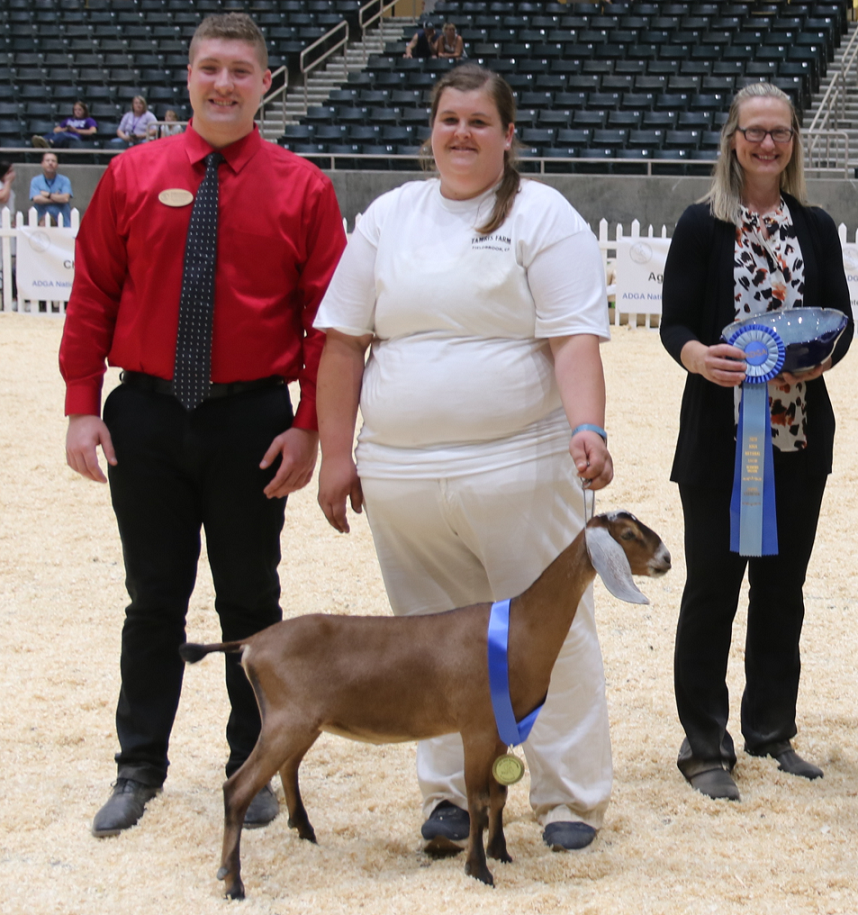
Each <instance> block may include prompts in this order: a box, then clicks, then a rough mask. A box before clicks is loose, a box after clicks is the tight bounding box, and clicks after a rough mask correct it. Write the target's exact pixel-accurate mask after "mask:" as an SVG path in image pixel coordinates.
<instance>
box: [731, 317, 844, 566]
mask: <svg viewBox="0 0 858 915" xmlns="http://www.w3.org/2000/svg"><path fill="white" fill-rule="evenodd" d="M848 323H849V322H848V319H847V317H846V315H844V314H843V312H842V311H837V310H836V309H834V308H786V309H783V310H782V311H771V312H766V313H764V314H759V315H751V316H750V317H748V318H744V319H742V320H741V321H735V322H734V323H733V324H729V325H728V326H727V327H725V328H724V330H723V331H722V334H721V338H722V339H723V340H724V342H725V343H730V344H732V345H733V346H737V347H739V349H741V350H744V352H745V359H746V373H745V380H744V382H743V383H742V404H741V407H740V409H739V430H738V433H737V435H736V470H735V476H734V478H733V495H732V498H731V501H730V549H731V550H732V551H733V552H734V553H739V554H740V555H742V556H772V555H775V554H777V551H778V532H777V518H776V515H775V479H774V469H773V466H772V426H771V418H770V414H769V393H768V384H767V382H769V381H771V379H772V378H774V377H775V376H776V375H779V374H780V373H781V372H789V373H791V374H793V375H798V376H800V375H801V373H802V372H809V371H811V370H812V369H815V368H816V367H817V366H819V365H821V364H822V363H823V362H825V360H826V359H828V358H829V357H830V356H831V354H832V353H833V352H834V347H835V346H836V345H837V341H838V340H839V339H840V335H841V334H842V333H843V331H844V330H845V329H846V327H847V325H848Z"/></svg>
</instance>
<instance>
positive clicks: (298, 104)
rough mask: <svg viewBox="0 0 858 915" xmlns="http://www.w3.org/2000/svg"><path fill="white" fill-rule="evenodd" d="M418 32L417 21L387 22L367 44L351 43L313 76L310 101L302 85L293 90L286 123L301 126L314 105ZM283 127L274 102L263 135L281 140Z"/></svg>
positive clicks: (309, 81)
mask: <svg viewBox="0 0 858 915" xmlns="http://www.w3.org/2000/svg"><path fill="white" fill-rule="evenodd" d="M416 28H417V20H416V19H410V18H409V19H406V18H386V19H382V20H381V25H380V27H379V28H375V29H373V30H372V31H371V32H370V33H368V34H367V35H366V38H365V40H364V41H360V40H359V41H351V42H349V43H348V44H347V45H346V48H345V54H342V53H338V54H335V55H334V56H333V57H331V58H330V59H329V60H328V61H327V62H326V64H325V65H324V66H323V67H321V68H320V69H318V70H314V71H313V72H311V73H310V74H309V77H308V79H307V90H306V98H305V92H304V87H303V85H301V84H298V85H295V86H293V87H291V88H290V89H289V91H288V92H287V94H286V101H285V107H286V123H287V124H294V123H297V122H298V121H299V120H300V119H301V118H302V117H303V116H304V115H305V114H306V113H307V108H308V107H309V106H311V105H323V104H324V103H325V100H326V99H327V98H328V95H329V93H330V92H331V90H332V89H339V88H340V87H342V86H344V85H345V84H346V83H347V82H348V78H349V73H351V72H353V71H356V70H362V69H363V68H364V67H365V66H366V63H367V60H368V59H369V58H370V56H372V55H373V54H383V53H384V46H385V45H386V44H388V43H389V42H394V41H401V40H402V35H403V31H404V30H412V29H416ZM282 124H283V105H282V103H279V102H274V103H272V104H271V105H269V106H268V107H267V108H266V112H265V120H264V121H263V122H262V123H261V125H260V129H261V131H262V135H263V136H264V137H265V138H266V139H268V140H276V139H277V138H278V137H280V135H281V133H282V130H281V126H282Z"/></svg>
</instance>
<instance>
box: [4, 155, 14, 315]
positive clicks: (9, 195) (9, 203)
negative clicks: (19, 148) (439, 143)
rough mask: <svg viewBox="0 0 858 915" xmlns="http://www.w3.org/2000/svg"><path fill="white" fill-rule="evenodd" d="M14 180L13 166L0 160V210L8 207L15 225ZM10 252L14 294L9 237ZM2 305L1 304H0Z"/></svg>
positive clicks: (12, 242) (12, 246)
mask: <svg viewBox="0 0 858 915" xmlns="http://www.w3.org/2000/svg"><path fill="white" fill-rule="evenodd" d="M14 180H15V167H14V166H13V165H12V163H11V162H7V161H2V160H0V210H4V209H8V210H9V212H10V214H11V217H12V225H15V192H14V191H13V190H12V182H13V181H14ZM10 242H11V244H10V247H11V252H10V253H11V254H12V259H13V265H12V277H13V279H12V295H13V297H14V295H15V280H14V276H15V269H14V258H15V254H16V250H15V239H14V238H12V239H10ZM2 290H3V271H2V270H0V293H2ZM0 307H2V306H0Z"/></svg>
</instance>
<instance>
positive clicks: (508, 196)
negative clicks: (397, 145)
mask: <svg viewBox="0 0 858 915" xmlns="http://www.w3.org/2000/svg"><path fill="white" fill-rule="evenodd" d="M445 89H458V90H459V92H472V91H474V90H475V89H485V90H486V92H488V94H489V97H490V98H491V100H492V101H493V102H494V103H495V107H496V108H497V110H498V115H499V117H500V120H501V126H502V128H503V130H504V131H506V130H508V129H509V125H510V124H515V96H514V95H513V92H512V89H511V88H510V86H509V83H507V81H506V80H505V79H503V77H501V76H498V74H497V73H493V72H492V71H491V70H486V69H485V68H484V67H480V66H478V65H477V64H461V65H459V66H458V67H454V68H453V69H452V70H450V72H449V73H445V74H444V76H442V77H441V79H439V80H438V82H437V83H435V85H434V87H433V88H432V102H431V107H430V109H429V126H430V127H433V126H434V124H435V118H436V117H437V115H438V106H439V104H440V102H441V95H442V93H443V92H444V90H445ZM516 142H517V141H516V140H515V139H513V142H512V145H511V146H510V148H509V149H507V150H504V154H503V177H502V178H501V182H500V184H499V185H498V189H497V192H496V193H495V205H494V207H493V209H492V212H491V215H490V216H489V219H488V221H487V222H486V223H485V225H482V226H480V227H479V228H478V229H477V231H478V232H479V233H480V234H481V235H488V234H489V233H490V232H494V231H495V229H497V228H499V227H500V226H501V225H503V223H504V222H505V220H506V218H507V216H509V213H510V210H511V209H512V205H513V203H514V202H515V195H516V194H517V193H518V189H519V187H520V186H521V176H520V175H519V173H518V169H517V168H516V159H517V156H516ZM422 153H423V164H424V166H425V167H427V168H430V169H434V168H435V162H434V160H433V158H432V138H431V137H429V138H428V139H427V140H425V141H424V143H423V147H422Z"/></svg>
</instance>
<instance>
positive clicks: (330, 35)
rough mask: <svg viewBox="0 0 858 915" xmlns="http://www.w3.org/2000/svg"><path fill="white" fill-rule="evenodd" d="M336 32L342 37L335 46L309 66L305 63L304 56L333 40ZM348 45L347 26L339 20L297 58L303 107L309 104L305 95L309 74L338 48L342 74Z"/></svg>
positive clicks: (343, 20)
mask: <svg viewBox="0 0 858 915" xmlns="http://www.w3.org/2000/svg"><path fill="white" fill-rule="evenodd" d="M337 32H343V37H342V38H340V39H339V40H338V41H337V42H336V44H334V45H332V46H331V47H330V48H328V49H327V50H326V51H325V52H324V53H323V54H322V55H321V56H320V57H318V58H316V60H314V61H313V62H312V63H311V64H309V66H308V65H307V63H306V56H307V55H308V54H309V53H310V51H313V50H315V48H317V47H318V46H319V45H321V44H324V43H325V42H326V41H328V40H333V39H334V35H335V34H336V33H337ZM348 43H349V24H348V22H346V20H345V19H341V20H340V21H339V22H338V23H337V24H336V25H335V26H334V27H333V28H332V29H329V30H328V31H327V32H325V34H324V35H322V37H321V38H317V39H316V40H315V41H314V42H313V43H312V44H311V45H308V46H307V47H306V48H304V50H303V51H302V52H301V57H300V58H299V67H300V70H301V73H302V74H303V76H304V105H307V104H308V102H309V97H308V94H307V79H308V76H309V74H310V73H312V71H313V70H315V69H316V67H318V66H319V64H321V63H322V62H323V61H326V60H327V59H328V58H329V57H331V56H332V55H333V54H334V53H336V52H337V51H338V50H339V49H340V48H342V49H343V72H345V69H346V45H347V44H348Z"/></svg>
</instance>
